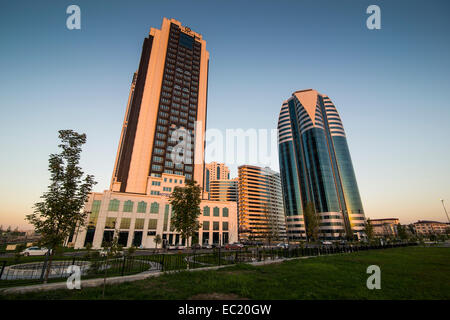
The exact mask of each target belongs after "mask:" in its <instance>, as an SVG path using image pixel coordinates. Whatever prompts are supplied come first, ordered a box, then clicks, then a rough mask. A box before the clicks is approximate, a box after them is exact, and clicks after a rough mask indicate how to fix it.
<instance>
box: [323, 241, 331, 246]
mask: <svg viewBox="0 0 450 320" xmlns="http://www.w3.org/2000/svg"><path fill="white" fill-rule="evenodd" d="M332 244H333V242H331V241H322V245H324V246H329V245H332Z"/></svg>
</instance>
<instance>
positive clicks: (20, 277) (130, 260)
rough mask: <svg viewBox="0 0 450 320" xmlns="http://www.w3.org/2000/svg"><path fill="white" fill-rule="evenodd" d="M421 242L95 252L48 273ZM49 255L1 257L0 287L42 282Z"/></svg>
mask: <svg viewBox="0 0 450 320" xmlns="http://www.w3.org/2000/svg"><path fill="white" fill-rule="evenodd" d="M412 245H417V243H396V244H388V245H383V246H381V245H361V244H359V245H345V246H316V247H299V246H297V247H290V248H286V249H283V248H277V247H271V248H247V247H245V248H241V249H238V250H225V249H223V248H222V249H221V248H217V249H213V250H208V251H205V250H199V251H195V250H194V251H191V252H188V253H186V252H183V251H179V252H177V253H154V254H148V255H136V254H135V255H125V256H116V257H100V256H98V254H97V255H95V254H87V255H85V256H76V257H68V256H63V257H55V258H54V261H52V264H51V267H50V269H49V274H48V282H56V281H64V280H65V279H67V278H68V277H69V276H70V274H71V273H72V271H71V270H70V269H69V266H78V267H79V269H80V272H81V279H90V278H102V277H105V276H106V277H113V276H125V275H130V274H137V273H141V272H158V271H177V270H180V271H181V270H186V269H194V268H202V267H213V266H221V265H233V264H238V263H249V262H257V261H269V260H278V259H286V258H295V257H304V256H320V255H329V254H339V253H351V252H357V251H366V250H378V249H386V248H395V247H406V246H412ZM47 260H48V257H24V258H21V259H19V260H17V259H14V258H10V259H8V260H3V261H1V260H0V287H9V286H18V285H29V284H38V283H42V282H43V281H44V279H45V277H46V272H47V269H48V268H47V266H48V261H47Z"/></svg>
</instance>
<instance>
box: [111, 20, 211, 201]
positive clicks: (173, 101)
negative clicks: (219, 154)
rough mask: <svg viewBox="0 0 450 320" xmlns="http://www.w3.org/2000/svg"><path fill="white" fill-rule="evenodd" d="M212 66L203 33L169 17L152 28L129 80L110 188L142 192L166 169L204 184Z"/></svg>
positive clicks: (120, 190)
mask: <svg viewBox="0 0 450 320" xmlns="http://www.w3.org/2000/svg"><path fill="white" fill-rule="evenodd" d="M208 65H209V53H208V51H207V50H206V42H205V40H203V39H202V36H201V35H200V34H198V33H196V32H194V31H192V30H191V29H190V28H188V27H184V26H182V25H181V23H180V22H178V21H176V20H174V19H171V20H169V19H166V18H164V19H163V23H162V27H161V29H160V30H159V29H156V28H151V29H150V34H149V36H148V37H147V38H145V40H144V43H143V47H142V54H141V59H140V62H139V69H138V71H137V72H136V73H135V74H134V77H133V81H132V84H131V89H130V93H129V98H128V104H127V108H126V112H125V118H124V121H123V126H122V133H121V137H120V142H119V146H118V150H117V156H116V161H115V165H114V172H113V176H112V181H111V190H113V191H119V192H130V193H139V194H144V193H146V192H147V191H148V190H147V188H148V177H149V176H161V174H162V173H168V174H176V175H183V176H185V177H186V178H187V179H190V180H192V179H193V180H195V181H197V182H198V183H199V184H200V185H201V186H202V185H203V169H204V163H203V157H204V132H205V126H206V100H207V88H208ZM181 137H182V138H181ZM181 139H183V141H184V142H185V143H186V145H184V144H182V140H181ZM194 145H195V148H194V147H193V146H194ZM179 147H184V148H183V150H181V149H179ZM178 157H180V158H182V161H180V158H178Z"/></svg>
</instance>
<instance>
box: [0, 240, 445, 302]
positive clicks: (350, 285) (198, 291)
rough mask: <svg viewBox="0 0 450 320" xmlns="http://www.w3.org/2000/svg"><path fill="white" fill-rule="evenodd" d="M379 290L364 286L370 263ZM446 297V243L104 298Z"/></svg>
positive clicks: (175, 280)
mask: <svg viewBox="0 0 450 320" xmlns="http://www.w3.org/2000/svg"><path fill="white" fill-rule="evenodd" d="M373 264H375V265H378V266H379V267H380V268H381V290H369V289H367V287H366V280H367V278H368V276H369V275H368V274H367V273H366V269H367V267H368V266H369V265H373ZM101 290H102V289H101V288H100V287H97V288H85V289H81V290H72V291H69V290H57V291H48V292H38V293H28V294H24V295H8V296H0V298H2V299H5V298H6V299H100V298H101ZM210 297H216V298H219V299H220V298H226V297H232V298H244V299H245V298H247V299H450V248H424V247H407V248H395V249H384V250H374V251H363V252H357V253H350V254H341V255H334V256H321V257H314V258H310V259H301V260H291V261H285V262H283V263H278V264H272V265H266V266H258V267H255V266H250V265H245V264H240V265H237V266H231V267H226V268H224V269H220V270H216V271H198V272H186V271H183V272H178V273H175V274H166V275H163V276H160V277H157V278H150V279H146V280H141V281H135V282H129V283H124V284H120V285H109V286H108V287H107V289H106V299H189V298H191V299H192V298H210Z"/></svg>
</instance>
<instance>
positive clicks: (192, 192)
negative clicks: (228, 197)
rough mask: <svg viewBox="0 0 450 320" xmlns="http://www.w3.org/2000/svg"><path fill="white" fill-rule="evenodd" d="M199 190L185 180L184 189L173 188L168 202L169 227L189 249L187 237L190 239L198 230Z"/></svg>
mask: <svg viewBox="0 0 450 320" xmlns="http://www.w3.org/2000/svg"><path fill="white" fill-rule="evenodd" d="M200 195H201V189H200V186H199V185H198V184H196V182H195V181H193V180H187V181H186V186H185V187H175V189H174V191H173V192H172V194H171V195H170V198H169V202H170V204H171V205H172V218H171V220H170V221H171V222H170V223H171V225H172V226H173V227H174V230H176V231H177V232H179V233H180V234H181V236H182V237H183V238H184V239H186V247H189V237H192V236H193V235H194V234H195V232H197V231H198V229H199V228H200V223H199V222H198V217H199V216H200V213H201V212H200V202H201V198H200Z"/></svg>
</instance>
